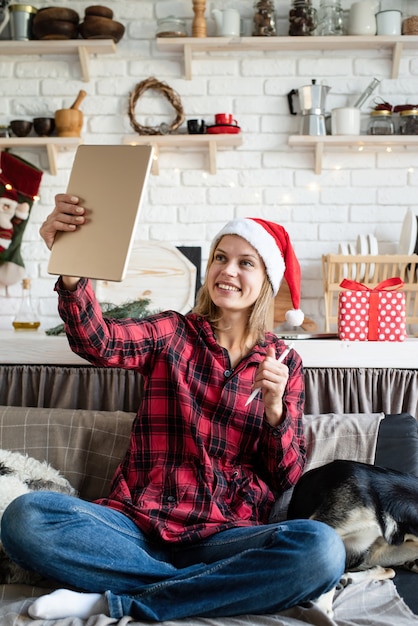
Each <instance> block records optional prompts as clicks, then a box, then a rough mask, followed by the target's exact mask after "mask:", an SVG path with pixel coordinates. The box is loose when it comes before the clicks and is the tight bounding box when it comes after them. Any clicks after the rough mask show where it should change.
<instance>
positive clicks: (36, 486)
mask: <svg viewBox="0 0 418 626" xmlns="http://www.w3.org/2000/svg"><path fill="white" fill-rule="evenodd" d="M30 491H57V492H59V493H66V494H68V495H72V496H76V495H77V492H76V490H75V489H74V488H73V487H72V485H71V484H70V483H69V481H68V480H67V479H66V478H65V477H64V476H62V474H61V473H60V472H58V470H56V469H55V468H53V467H52V466H51V465H50V464H49V463H47V462H46V461H43V462H41V461H37V460H36V459H34V458H32V457H30V456H28V455H26V454H22V453H20V452H11V451H9V450H0V519H1V517H2V516H3V513H4V511H5V509H6V507H7V506H8V505H9V504H10V503H11V502H12V500H14V499H15V498H17V497H18V496H20V495H23V494H24V493H29V492H30ZM40 580H41V576H40V575H38V574H36V573H35V572H30V571H28V570H25V569H23V568H22V567H20V566H19V565H17V564H16V563H14V562H13V561H12V560H11V559H10V558H9V557H8V556H7V554H6V552H5V550H4V548H3V544H2V543H1V541H0V584H4V583H18V584H26V585H34V584H37V583H38V582H39V581H40Z"/></svg>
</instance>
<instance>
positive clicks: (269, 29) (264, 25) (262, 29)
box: [253, 0, 277, 37]
mask: <svg viewBox="0 0 418 626" xmlns="http://www.w3.org/2000/svg"><path fill="white" fill-rule="evenodd" d="M253 22H254V25H253V37H274V36H275V35H277V31H276V15H275V12H274V2H273V0H256V1H255V2H254V18H253Z"/></svg>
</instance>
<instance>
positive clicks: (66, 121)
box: [55, 89, 87, 137]
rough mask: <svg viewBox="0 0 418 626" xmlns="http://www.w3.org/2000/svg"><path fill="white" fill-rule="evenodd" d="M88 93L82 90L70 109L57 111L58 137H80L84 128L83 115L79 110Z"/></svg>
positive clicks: (56, 126)
mask: <svg viewBox="0 0 418 626" xmlns="http://www.w3.org/2000/svg"><path fill="white" fill-rule="evenodd" d="M86 95H87V93H86V92H85V91H84V89H80V91H79V93H78V96H77V98H76V99H75V101H74V103H73V104H72V105H71V107H70V108H69V109H59V110H58V111H55V128H56V131H57V135H58V137H80V136H81V129H82V126H83V113H82V111H80V110H79V108H78V107H79V106H80V104H81V103H82V102H83V100H84V98H85V97H86Z"/></svg>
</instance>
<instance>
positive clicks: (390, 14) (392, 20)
mask: <svg viewBox="0 0 418 626" xmlns="http://www.w3.org/2000/svg"><path fill="white" fill-rule="evenodd" d="M376 25H377V34H378V35H401V34H402V13H401V11H398V10H397V9H393V10H388V11H379V12H378V13H376Z"/></svg>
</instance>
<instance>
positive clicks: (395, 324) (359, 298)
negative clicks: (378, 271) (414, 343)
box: [338, 278, 406, 341]
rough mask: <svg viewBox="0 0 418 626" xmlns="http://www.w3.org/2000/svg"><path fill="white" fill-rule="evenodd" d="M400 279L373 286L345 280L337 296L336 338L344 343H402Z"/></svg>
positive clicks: (404, 330)
mask: <svg viewBox="0 0 418 626" xmlns="http://www.w3.org/2000/svg"><path fill="white" fill-rule="evenodd" d="M402 286H403V281H402V280H401V279H400V278H387V279H386V280H383V281H382V282H381V283H379V284H378V285H376V287H373V288H370V287H367V285H364V284H363V283H358V282H356V281H354V280H348V279H346V278H345V279H344V280H343V281H342V282H341V283H340V287H342V288H343V289H345V290H346V291H342V292H340V294H339V296H338V337H339V338H340V339H343V340H345V341H404V340H405V338H406V326H405V293H404V292H402V291H399V289H400V288H401V287H402Z"/></svg>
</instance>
